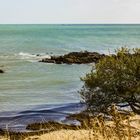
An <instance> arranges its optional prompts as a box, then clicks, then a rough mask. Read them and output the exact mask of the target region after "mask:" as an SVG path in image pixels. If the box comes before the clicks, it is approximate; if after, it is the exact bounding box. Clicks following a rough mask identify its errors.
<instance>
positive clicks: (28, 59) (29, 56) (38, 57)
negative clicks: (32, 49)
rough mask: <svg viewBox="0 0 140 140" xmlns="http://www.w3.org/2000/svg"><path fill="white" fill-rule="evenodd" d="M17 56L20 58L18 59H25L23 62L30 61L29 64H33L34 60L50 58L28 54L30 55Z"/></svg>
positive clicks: (20, 54)
mask: <svg viewBox="0 0 140 140" xmlns="http://www.w3.org/2000/svg"><path fill="white" fill-rule="evenodd" d="M18 55H19V56H20V59H25V60H27V61H30V62H35V60H41V59H43V58H48V59H50V58H51V56H50V55H46V54H44V53H41V54H30V53H24V52H20V53H19V54H18Z"/></svg>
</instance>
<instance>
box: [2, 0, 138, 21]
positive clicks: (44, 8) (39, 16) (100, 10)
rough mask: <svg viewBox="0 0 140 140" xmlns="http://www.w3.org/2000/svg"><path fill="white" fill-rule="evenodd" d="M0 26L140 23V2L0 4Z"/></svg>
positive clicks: (16, 0)
mask: <svg viewBox="0 0 140 140" xmlns="http://www.w3.org/2000/svg"><path fill="white" fill-rule="evenodd" d="M0 23H1V24H3V23H23V24H25V23H140V0H0Z"/></svg>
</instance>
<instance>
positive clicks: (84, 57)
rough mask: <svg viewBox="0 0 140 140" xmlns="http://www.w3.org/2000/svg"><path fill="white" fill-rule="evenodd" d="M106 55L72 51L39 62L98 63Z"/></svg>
mask: <svg viewBox="0 0 140 140" xmlns="http://www.w3.org/2000/svg"><path fill="white" fill-rule="evenodd" d="M103 57H105V55H104V54H99V53H97V52H88V51H85V52H71V53H68V54H66V55H62V56H51V58H50V59H49V58H44V59H42V60H41V61H39V62H44V63H56V64H63V63H65V64H87V63H93V62H95V63H97V62H98V61H99V60H100V59H101V58H103Z"/></svg>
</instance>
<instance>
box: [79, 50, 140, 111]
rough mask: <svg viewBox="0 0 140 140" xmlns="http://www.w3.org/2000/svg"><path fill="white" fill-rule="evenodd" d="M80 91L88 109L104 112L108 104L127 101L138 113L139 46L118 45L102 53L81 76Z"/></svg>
mask: <svg viewBox="0 0 140 140" xmlns="http://www.w3.org/2000/svg"><path fill="white" fill-rule="evenodd" d="M82 81H83V82H84V86H83V88H82V90H81V91H80V94H81V96H82V98H83V101H84V102H86V103H87V105H88V108H89V109H90V110H91V111H97V112H106V110H107V108H108V107H109V106H110V105H111V104H112V103H115V104H119V103H128V104H129V105H130V107H131V108H132V110H133V111H134V112H136V113H140V49H139V48H136V49H131V50H130V49H127V48H121V49H118V50H116V54H115V55H110V56H106V57H105V58H103V59H101V60H100V61H99V63H98V64H96V70H92V71H91V72H90V73H88V74H87V75H86V76H85V77H84V78H82Z"/></svg>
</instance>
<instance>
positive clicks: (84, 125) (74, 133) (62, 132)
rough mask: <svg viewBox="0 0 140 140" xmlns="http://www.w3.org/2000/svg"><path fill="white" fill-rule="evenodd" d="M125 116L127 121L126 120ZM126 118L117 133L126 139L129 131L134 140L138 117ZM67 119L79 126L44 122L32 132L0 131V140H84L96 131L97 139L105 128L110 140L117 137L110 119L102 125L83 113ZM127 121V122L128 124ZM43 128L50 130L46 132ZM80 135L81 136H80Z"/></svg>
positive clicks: (139, 125)
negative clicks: (75, 121) (121, 133)
mask: <svg viewBox="0 0 140 140" xmlns="http://www.w3.org/2000/svg"><path fill="white" fill-rule="evenodd" d="M125 115H126V114H125ZM126 116H127V117H128V118H129V119H127V117H126ZM126 116H125V117H126V118H124V119H122V120H121V122H120V126H119V127H118V128H119V129H120V130H119V131H120V132H122V131H123V133H124V134H125V137H126V138H127V137H129V136H128V131H131V137H132V139H133V140H135V139H136V138H137V139H138V138H140V115H136V114H135V115H134V114H129V115H126ZM69 117H70V118H73V119H75V118H77V120H79V121H80V123H81V125H80V126H76V125H66V124H61V123H57V122H46V123H45V122H44V123H40V124H38V126H37V125H36V126H37V127H36V128H37V129H34V131H32V132H22V133H19V132H8V131H3V132H2V130H0V136H1V137H0V140H5V139H4V138H9V139H6V140H29V139H30V140H34V139H39V140H46V139H47V140H53V139H56V138H59V137H60V139H61V138H62V136H63V137H64V138H62V140H67V139H66V137H69V140H73V137H77V139H76V140H81V139H83V140H86V139H84V138H87V136H88V137H89V133H93V134H94V133H96V131H99V132H98V133H97V135H98V137H100V138H101V137H102V138H103V137H104V136H102V132H100V129H105V128H106V129H110V131H113V132H112V133H114V134H112V133H110V132H106V133H108V134H107V135H110V137H111V139H113V138H114V139H115V138H117V137H118V136H117V135H115V132H114V128H115V127H116V124H115V121H113V120H112V119H111V120H106V119H105V120H103V121H104V124H102V119H101V118H100V116H98V117H90V118H89V117H88V116H87V115H85V116H84V115H83V113H80V114H74V115H71V116H69ZM96 119H97V120H96ZM128 120H129V122H128ZM96 123H98V125H99V124H100V125H102V127H101V128H100V125H99V126H98V125H97V126H95V125H94V124H96ZM34 125H35V124H31V126H34ZM121 125H122V126H123V127H122V128H121ZM103 126H104V127H103ZM43 127H44V128H43ZM34 128H35V127H34ZM45 128H50V129H49V130H48V129H45ZM96 129H97V130H96ZM98 129H99V130H98ZM32 130H33V129H32ZM95 130H96V131H95ZM70 133H71V135H70ZM80 134H82V135H80ZM93 134H92V135H91V134H90V135H91V136H92V137H95V138H96V135H93ZM111 135H112V136H113V137H112V136H111ZM91 136H90V137H91ZM80 138H81V139H80ZM104 139H105V138H104ZM111 139H109V140H111ZM137 139H136V140H137ZM105 140H106V139H105Z"/></svg>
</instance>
